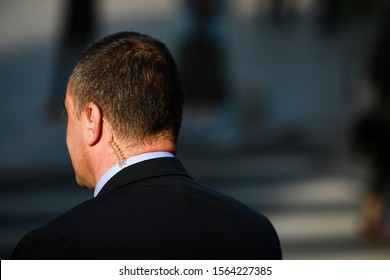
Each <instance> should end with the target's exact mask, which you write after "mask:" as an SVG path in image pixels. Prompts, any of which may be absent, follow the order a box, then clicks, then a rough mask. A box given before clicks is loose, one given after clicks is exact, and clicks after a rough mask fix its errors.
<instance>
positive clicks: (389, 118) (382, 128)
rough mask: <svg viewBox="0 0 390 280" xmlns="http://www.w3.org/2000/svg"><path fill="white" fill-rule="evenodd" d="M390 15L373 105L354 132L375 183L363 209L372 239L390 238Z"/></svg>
mask: <svg viewBox="0 0 390 280" xmlns="http://www.w3.org/2000/svg"><path fill="white" fill-rule="evenodd" d="M389 50H390V13H389V9H387V11H386V13H385V16H384V25H383V29H382V30H381V32H380V33H379V39H378V41H377V42H376V44H375V46H374V52H373V55H372V58H371V62H370V65H369V73H368V74H369V78H370V82H371V83H372V84H373V92H372V94H373V96H372V104H370V106H369V108H368V110H366V112H364V113H363V114H362V116H361V117H360V119H359V120H358V122H357V125H356V127H355V131H354V144H355V147H356V149H357V151H358V153H359V155H360V156H361V157H362V158H363V159H364V160H365V161H366V162H368V164H369V168H370V171H371V176H372V178H371V181H370V188H369V193H368V196H367V198H366V200H365V202H364V205H363V209H362V219H363V221H362V222H363V234H364V236H366V237H370V238H380V239H382V238H384V237H388V234H389V232H387V230H386V217H385V212H386V205H387V204H388V201H386V200H388V198H386V197H387V195H388V193H389V188H390V71H389V67H390V52H389Z"/></svg>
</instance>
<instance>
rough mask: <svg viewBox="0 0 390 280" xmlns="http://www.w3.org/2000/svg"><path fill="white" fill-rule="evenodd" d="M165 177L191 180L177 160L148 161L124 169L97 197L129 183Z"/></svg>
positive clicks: (158, 159) (157, 159)
mask: <svg viewBox="0 0 390 280" xmlns="http://www.w3.org/2000/svg"><path fill="white" fill-rule="evenodd" d="M165 175H182V176H186V177H189V178H191V176H190V175H188V173H187V171H186V169H185V168H184V166H183V165H182V163H181V161H180V160H178V159H177V158H169V157H164V158H156V159H150V160H145V161H142V162H139V163H136V164H134V165H130V166H128V167H125V168H124V169H123V170H121V171H120V172H118V173H117V174H116V175H115V176H114V177H112V178H111V179H110V180H109V181H108V182H107V183H106V184H105V185H104V187H103V188H102V190H101V191H100V192H99V194H98V196H101V195H104V194H106V193H108V192H110V191H112V190H114V189H117V188H120V187H122V186H124V185H128V184H130V183H134V182H137V181H140V180H143V179H148V178H154V177H160V176H165Z"/></svg>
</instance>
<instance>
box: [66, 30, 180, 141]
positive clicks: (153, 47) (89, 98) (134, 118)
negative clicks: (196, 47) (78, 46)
mask: <svg viewBox="0 0 390 280" xmlns="http://www.w3.org/2000/svg"><path fill="white" fill-rule="evenodd" d="M69 87H70V88H71V92H72V94H73V97H74V100H75V103H76V108H77V111H78V113H81V112H82V111H83V109H84V108H85V106H86V105H87V104H88V103H90V102H94V103H96V104H97V105H98V106H99V108H100V109H101V111H102V114H103V117H104V118H105V119H106V120H107V121H108V122H109V123H110V124H111V126H112V128H113V130H114V131H115V133H116V134H117V136H118V137H120V138H121V139H122V140H124V141H126V140H129V139H133V140H134V139H135V140H137V141H147V140H148V139H153V138H154V137H156V136H159V135H164V136H165V137H169V138H171V139H172V140H173V141H176V138H177V136H178V133H179V130H180V125H181V117H182V110H183V90H182V84H181V80H180V77H179V73H178V70H177V67H176V64H175V62H174V59H173V57H172V55H171V54H170V52H169V50H168V49H167V47H166V46H165V45H164V44H163V43H161V42H159V41H158V40H156V39H154V38H151V37H149V36H147V35H144V34H139V33H135V32H122V33H117V34H113V35H110V36H107V37H105V38H103V39H102V40H100V41H98V42H96V43H95V44H92V45H91V46H89V47H87V48H86V49H85V51H84V52H83V53H82V55H81V57H80V59H79V62H78V64H77V66H76V67H75V69H74V71H73V73H72V75H71V77H70V81H69Z"/></svg>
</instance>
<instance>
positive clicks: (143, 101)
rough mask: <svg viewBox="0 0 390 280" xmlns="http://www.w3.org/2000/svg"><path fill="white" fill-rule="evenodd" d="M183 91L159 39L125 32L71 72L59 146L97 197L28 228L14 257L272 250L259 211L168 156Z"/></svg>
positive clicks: (276, 249) (235, 254)
mask: <svg viewBox="0 0 390 280" xmlns="http://www.w3.org/2000/svg"><path fill="white" fill-rule="evenodd" d="M182 108H183V93H182V87H181V81H180V78H179V74H178V71H177V68H176V65H175V62H174V60H173V58H172V56H171V54H170V53H169V51H168V49H167V48H166V47H165V45H164V44H162V43H161V42H159V41H157V40H155V39H153V38H150V37H149V36H146V35H142V34H138V33H134V32H124V33H118V34H114V35H111V36H108V37H106V38H103V39H102V40H101V41H99V42H97V43H95V44H93V45H92V46H90V47H88V48H87V49H86V50H85V51H84V53H83V54H82V56H81V58H80V60H79V62H78V64H77V66H76V68H75V69H74V72H73V74H72V75H71V77H70V80H69V84H68V88H67V92H66V98H65V110H66V112H67V115H68V126H67V137H66V138H67V139H66V140H67V146H68V150H69V154H70V157H71V160H72V165H73V168H74V170H75V174H76V179H77V182H78V184H79V185H82V186H85V187H87V188H89V189H91V190H94V194H95V197H94V198H93V199H91V200H88V201H86V202H84V203H82V204H80V205H79V206H76V207H75V208H73V209H71V210H70V211H68V212H67V213H65V214H64V215H62V216H61V217H59V218H57V219H55V220H54V221H52V222H50V223H49V224H47V225H46V226H44V227H41V228H39V229H37V230H34V231H32V232H30V233H29V234H27V235H26V236H25V237H24V238H23V239H22V240H21V241H20V242H19V243H18V245H17V246H16V248H15V250H14V252H13V255H12V258H14V259H280V258H281V249H280V243H279V239H278V237H277V234H276V232H275V230H274V228H273V226H272V224H271V223H270V222H269V221H268V219H267V218H265V217H264V216H261V215H259V214H257V213H255V212H254V211H253V210H251V209H249V208H248V207H246V206H244V205H243V204H241V203H239V202H237V201H235V200H234V199H232V198H229V197H227V196H225V195H222V194H220V193H217V192H215V191H213V190H211V189H209V188H207V187H205V186H203V185H202V184H200V183H198V182H196V181H194V180H193V179H192V178H191V177H190V176H189V175H188V173H187V172H186V170H185V169H184V167H183V166H182V164H181V162H180V161H179V160H178V159H177V158H175V157H174V154H175V149H176V140H177V136H178V133H179V128H180V124H181V114H182Z"/></svg>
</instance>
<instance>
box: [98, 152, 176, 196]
mask: <svg viewBox="0 0 390 280" xmlns="http://www.w3.org/2000/svg"><path fill="white" fill-rule="evenodd" d="M162 157H174V155H173V154H172V153H169V152H150V153H144V154H140V155H136V156H133V157H130V158H128V159H126V162H125V164H124V166H125V167H126V166H130V165H133V164H136V163H139V162H141V161H145V160H149V159H154V158H162ZM122 169H123V167H120V166H119V164H116V165H114V166H113V167H111V168H110V169H108V170H107V171H106V172H104V174H103V175H102V176H101V177H100V178H99V180H98V182H97V184H96V187H95V190H94V193H93V195H94V197H96V196H97V195H98V194H99V192H100V191H101V190H102V188H103V187H104V185H105V184H106V183H107V182H108V181H109V180H110V179H111V178H112V177H114V175H115V174H117V173H118V172H119V171H121V170H122Z"/></svg>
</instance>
